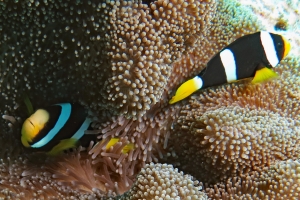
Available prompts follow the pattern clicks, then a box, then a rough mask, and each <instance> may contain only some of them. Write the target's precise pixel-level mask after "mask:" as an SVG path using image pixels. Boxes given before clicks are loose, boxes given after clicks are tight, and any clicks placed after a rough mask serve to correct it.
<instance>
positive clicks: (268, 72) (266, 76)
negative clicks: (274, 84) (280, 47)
mask: <svg viewBox="0 0 300 200" xmlns="http://www.w3.org/2000/svg"><path fill="white" fill-rule="evenodd" d="M278 76H279V75H278V74H277V73H276V72H274V71H273V70H272V69H270V68H267V67H264V68H261V69H259V70H257V71H256V72H255V76H254V78H253V79H252V81H251V83H252V84H256V83H262V82H265V81H268V80H271V79H275V78H277V77H278Z"/></svg>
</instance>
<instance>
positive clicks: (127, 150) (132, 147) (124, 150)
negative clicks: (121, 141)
mask: <svg viewBox="0 0 300 200" xmlns="http://www.w3.org/2000/svg"><path fill="white" fill-rule="evenodd" d="M132 149H134V144H132V143H129V144H127V145H126V146H125V147H123V149H122V153H124V154H125V153H128V152H129V151H130V150H132Z"/></svg>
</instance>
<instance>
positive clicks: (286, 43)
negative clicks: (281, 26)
mask: <svg viewBox="0 0 300 200" xmlns="http://www.w3.org/2000/svg"><path fill="white" fill-rule="evenodd" d="M282 40H283V43H284V52H283V57H282V58H285V57H286V55H287V54H288V53H289V52H290V50H291V43H289V41H288V40H287V39H286V38H284V37H282Z"/></svg>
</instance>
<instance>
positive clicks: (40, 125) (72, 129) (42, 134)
mask: <svg viewBox="0 0 300 200" xmlns="http://www.w3.org/2000/svg"><path fill="white" fill-rule="evenodd" d="M27 107H28V106H27ZM31 107H32V106H31ZM31 109H32V108H31ZM28 110H29V109H28ZM32 112H33V110H32ZM91 122H92V120H91V119H90V118H88V114H87V112H86V111H85V109H84V107H83V106H81V105H80V104H76V103H60V104H55V105H51V106H48V107H45V108H40V109H38V110H36V111H35V112H34V113H33V114H32V115H31V116H30V117H29V118H27V119H26V120H25V121H24V123H23V126H22V130H21V142H22V144H23V145H24V146H25V147H27V148H33V149H37V150H39V151H43V152H47V154H48V155H56V154H58V153H60V152H62V151H63V150H66V149H70V148H74V147H76V146H77V145H78V143H80V144H81V145H82V146H88V144H89V142H90V141H91V140H96V137H97V136H96V134H85V131H86V130H92V129H91ZM118 141H119V139H118V138H112V139H111V140H110V141H109V142H108V144H107V146H106V148H107V149H108V148H110V147H111V146H113V145H114V144H115V143H116V142H118ZM131 149H133V145H132V144H128V145H127V146H125V147H124V148H123V151H122V152H123V153H127V152H128V151H130V150H131Z"/></svg>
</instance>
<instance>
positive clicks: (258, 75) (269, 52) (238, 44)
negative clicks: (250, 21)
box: [169, 31, 290, 104]
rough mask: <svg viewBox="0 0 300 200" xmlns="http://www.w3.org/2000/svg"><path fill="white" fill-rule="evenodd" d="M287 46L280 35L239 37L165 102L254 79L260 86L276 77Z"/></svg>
mask: <svg viewBox="0 0 300 200" xmlns="http://www.w3.org/2000/svg"><path fill="white" fill-rule="evenodd" d="M289 50H290V43H289V42H288V41H287V40H286V39H285V38H284V37H282V36H281V35H277V34H273V33H269V32H266V31H261V32H257V33H253V34H249V35H246V36H243V37H241V38H239V39H237V40H235V41H234V42H232V43H231V44H229V45H228V46H227V47H225V48H224V49H222V50H221V51H220V52H219V53H217V54H216V55H215V56H214V57H213V58H212V59H211V60H210V61H209V62H208V63H207V66H206V68H204V69H203V70H202V71H201V72H200V73H199V74H198V75H197V76H195V77H194V78H192V79H190V80H188V81H186V82H184V83H183V84H182V85H181V86H180V87H179V88H178V89H177V91H176V93H175V95H174V96H173V97H172V99H171V100H170V101H169V103H170V104H173V103H176V102H178V101H180V100H182V99H184V98H186V97H188V96H189V95H191V94H192V93H194V92H195V91H197V90H199V89H203V88H207V87H210V86H216V85H220V84H224V83H230V82H234V81H237V80H240V79H244V78H249V77H254V78H253V79H252V83H260V82H263V81H267V80H269V79H272V78H275V77H277V76H278V75H277V74H276V73H275V72H274V71H273V70H272V68H273V67H275V66H276V65H277V64H278V63H279V62H280V61H281V60H282V59H283V58H284V57H285V56H286V55H287V54H288V52H289Z"/></svg>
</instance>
